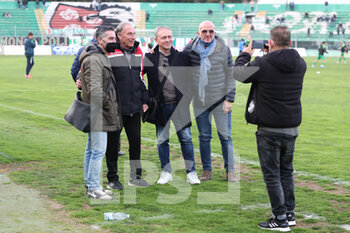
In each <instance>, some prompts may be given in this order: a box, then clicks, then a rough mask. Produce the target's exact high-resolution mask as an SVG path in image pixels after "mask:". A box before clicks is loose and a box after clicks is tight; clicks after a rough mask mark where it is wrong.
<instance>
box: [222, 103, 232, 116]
mask: <svg viewBox="0 0 350 233" xmlns="http://www.w3.org/2000/svg"><path fill="white" fill-rule="evenodd" d="M222 110H223V111H224V113H228V112H229V111H231V110H232V102H230V101H228V100H225V101H224V104H223V105H222Z"/></svg>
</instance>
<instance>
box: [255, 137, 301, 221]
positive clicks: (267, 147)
mask: <svg viewBox="0 0 350 233" xmlns="http://www.w3.org/2000/svg"><path fill="white" fill-rule="evenodd" d="M296 138H297V136H292V135H286V134H280V133H274V132H267V131H262V130H259V131H258V132H256V142H257V147H258V153H259V160H260V166H261V171H262V173H263V176H264V181H265V184H266V189H267V192H268V195H269V198H270V203H271V207H272V213H273V214H274V215H275V216H278V215H283V214H286V212H292V211H293V210H294V208H295V196H294V178H293V154H294V145H295V140H296Z"/></svg>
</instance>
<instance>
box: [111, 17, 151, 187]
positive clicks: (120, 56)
mask: <svg viewBox="0 0 350 233" xmlns="http://www.w3.org/2000/svg"><path fill="white" fill-rule="evenodd" d="M116 34H117V43H116V45H115V46H116V48H115V51H114V52H112V53H109V55H108V58H109V59H110V62H111V65H112V70H113V74H114V77H115V79H116V82H117V87H118V91H119V95H120V101H121V110H122V118H123V127H124V130H125V132H126V135H127V137H128V141H129V159H130V180H129V185H131V186H149V184H148V183H147V182H146V181H145V180H143V179H141V172H142V168H141V163H140V157H141V156H140V154H141V151H140V148H141V111H146V110H147V108H148V106H147V104H146V103H147V100H148V97H147V90H146V85H145V82H144V79H143V74H142V56H143V55H142V51H141V49H140V47H139V46H138V45H139V42H137V41H135V30H134V27H133V26H132V25H131V24H129V23H120V24H119V25H118V27H117V28H116ZM120 133H121V131H118V132H116V133H115V135H114V136H113V137H112V136H109V137H108V143H109V142H110V140H111V142H112V141H114V140H119V138H120ZM111 145H116V143H111ZM116 147H117V146H116ZM109 149H110V151H108V150H107V153H106V158H107V162H108V163H107V164H108V174H107V178H108V182H109V184H108V186H107V187H108V188H112V189H120V187H119V186H121V184H120V182H119V177H118V148H112V147H109Z"/></svg>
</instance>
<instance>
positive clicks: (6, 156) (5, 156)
mask: <svg viewBox="0 0 350 233" xmlns="http://www.w3.org/2000/svg"><path fill="white" fill-rule="evenodd" d="M0 155H1V156H2V157H4V158H6V159H12V157H11V156H9V155H8V154H5V153H4V152H1V151H0Z"/></svg>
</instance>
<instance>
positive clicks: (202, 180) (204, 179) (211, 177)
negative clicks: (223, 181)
mask: <svg viewBox="0 0 350 233" xmlns="http://www.w3.org/2000/svg"><path fill="white" fill-rule="evenodd" d="M212 178H213V177H210V178H209V179H208V180H207V179H201V178H200V179H199V180H200V181H209V180H211V179H212Z"/></svg>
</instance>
